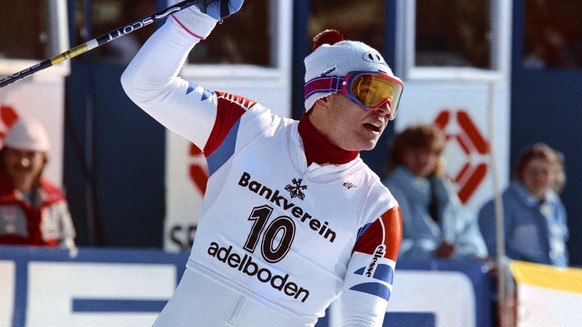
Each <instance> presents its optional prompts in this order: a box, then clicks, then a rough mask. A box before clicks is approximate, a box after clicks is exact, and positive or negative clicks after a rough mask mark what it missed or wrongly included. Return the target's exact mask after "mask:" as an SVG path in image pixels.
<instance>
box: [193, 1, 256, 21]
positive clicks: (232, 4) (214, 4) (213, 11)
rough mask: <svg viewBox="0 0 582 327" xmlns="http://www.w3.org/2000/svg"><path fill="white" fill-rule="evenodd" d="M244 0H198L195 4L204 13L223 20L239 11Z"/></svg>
mask: <svg viewBox="0 0 582 327" xmlns="http://www.w3.org/2000/svg"><path fill="white" fill-rule="evenodd" d="M243 1H244V0H198V3H195V4H194V5H195V6H196V7H198V9H200V11H201V12H202V13H205V14H207V15H208V16H210V17H212V18H214V19H216V20H223V19H225V18H227V17H228V16H230V15H232V14H234V13H235V12H237V11H239V10H240V8H241V7H242V5H243Z"/></svg>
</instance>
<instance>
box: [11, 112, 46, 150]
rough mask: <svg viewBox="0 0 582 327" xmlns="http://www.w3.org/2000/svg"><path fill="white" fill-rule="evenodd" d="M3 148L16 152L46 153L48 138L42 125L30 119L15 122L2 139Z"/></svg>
mask: <svg viewBox="0 0 582 327" xmlns="http://www.w3.org/2000/svg"><path fill="white" fill-rule="evenodd" d="M4 146H8V147H11V148H14V149H18V150H26V151H39V152H48V151H49V149H50V143H49V138H48V134H47V132H46V130H45V129H44V127H43V126H42V124H41V123H40V122H39V121H37V120H35V119H32V118H26V119H20V120H19V121H17V122H16V123H15V124H14V125H13V126H12V128H11V129H10V131H8V134H7V135H6V137H5V138H4Z"/></svg>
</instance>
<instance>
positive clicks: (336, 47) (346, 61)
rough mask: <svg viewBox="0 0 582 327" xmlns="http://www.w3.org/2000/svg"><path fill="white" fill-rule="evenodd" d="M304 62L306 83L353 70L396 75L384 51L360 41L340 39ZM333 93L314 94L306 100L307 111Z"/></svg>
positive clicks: (325, 45) (322, 46)
mask: <svg viewBox="0 0 582 327" xmlns="http://www.w3.org/2000/svg"><path fill="white" fill-rule="evenodd" d="M336 32H337V31H336ZM324 33H325V32H324ZM338 33H339V32H338ZM340 36H341V34H340ZM316 38H317V37H316ZM304 63H305V84H307V82H309V81H310V80H312V79H314V78H317V77H323V76H345V75H347V74H348V73H349V72H352V71H371V72H378V71H381V72H384V73H386V74H388V75H389V76H392V77H394V74H393V73H392V70H391V69H390V67H389V66H388V64H387V63H386V61H385V60H384V58H383V57H382V55H381V54H380V52H378V51H377V50H376V49H374V48H372V47H370V46H369V45H367V44H365V43H363V42H359V41H340V42H337V43H335V44H332V45H330V44H322V45H320V46H317V48H316V49H315V50H314V51H313V52H312V53H311V54H310V55H308V56H307V57H305V60H304ZM332 93H333V92H317V93H313V94H311V95H310V96H309V97H307V98H306V99H305V110H306V111H309V110H310V109H311V107H313V104H314V103H315V101H317V100H318V99H321V98H325V97H326V96H328V95H330V94H332Z"/></svg>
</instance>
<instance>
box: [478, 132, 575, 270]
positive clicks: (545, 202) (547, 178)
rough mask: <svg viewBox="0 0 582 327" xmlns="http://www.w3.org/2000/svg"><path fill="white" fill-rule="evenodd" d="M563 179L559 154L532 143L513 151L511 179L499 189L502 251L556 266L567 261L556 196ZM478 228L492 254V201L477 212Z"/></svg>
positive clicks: (564, 223) (494, 241)
mask: <svg viewBox="0 0 582 327" xmlns="http://www.w3.org/2000/svg"><path fill="white" fill-rule="evenodd" d="M565 181H566V177H565V173H564V168H563V155H562V154H561V153H560V152H559V151H557V150H555V149H553V148H551V147H550V146H548V145H546V144H541V143H539V144H534V145H532V146H530V147H528V148H527V149H525V150H524V151H523V152H522V153H521V154H520V156H519V159H518V163H517V166H516V168H515V171H514V180H513V181H512V182H511V184H510V185H509V187H508V188H507V189H506V190H505V191H504V192H503V194H502V197H501V199H502V201H501V205H502V207H503V210H502V212H503V221H504V224H503V225H504V238H505V255H506V256H507V257H508V258H510V259H513V260H522V261H528V262H534V263H540V264H547V265H553V266H558V267H566V266H568V250H567V248H566V241H567V240H568V235H569V232H568V225H567V217H566V210H565V208H564V205H563V204H562V201H561V200H560V197H559V192H560V191H561V190H562V188H563V186H564V184H565ZM479 228H480V230H481V233H482V234H483V237H484V238H485V242H486V245H487V249H488V250H489V254H490V255H491V256H492V257H496V256H497V248H496V246H497V238H496V216H495V203H494V201H493V200H490V201H488V202H487V203H485V204H484V205H483V207H481V209H480V211H479Z"/></svg>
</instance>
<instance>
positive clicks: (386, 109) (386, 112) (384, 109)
mask: <svg viewBox="0 0 582 327" xmlns="http://www.w3.org/2000/svg"><path fill="white" fill-rule="evenodd" d="M375 112H377V113H378V114H379V115H382V116H386V118H390V117H392V108H391V106H390V101H389V100H388V101H387V102H386V103H384V104H383V105H381V106H379V107H378V108H376V110H375Z"/></svg>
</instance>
